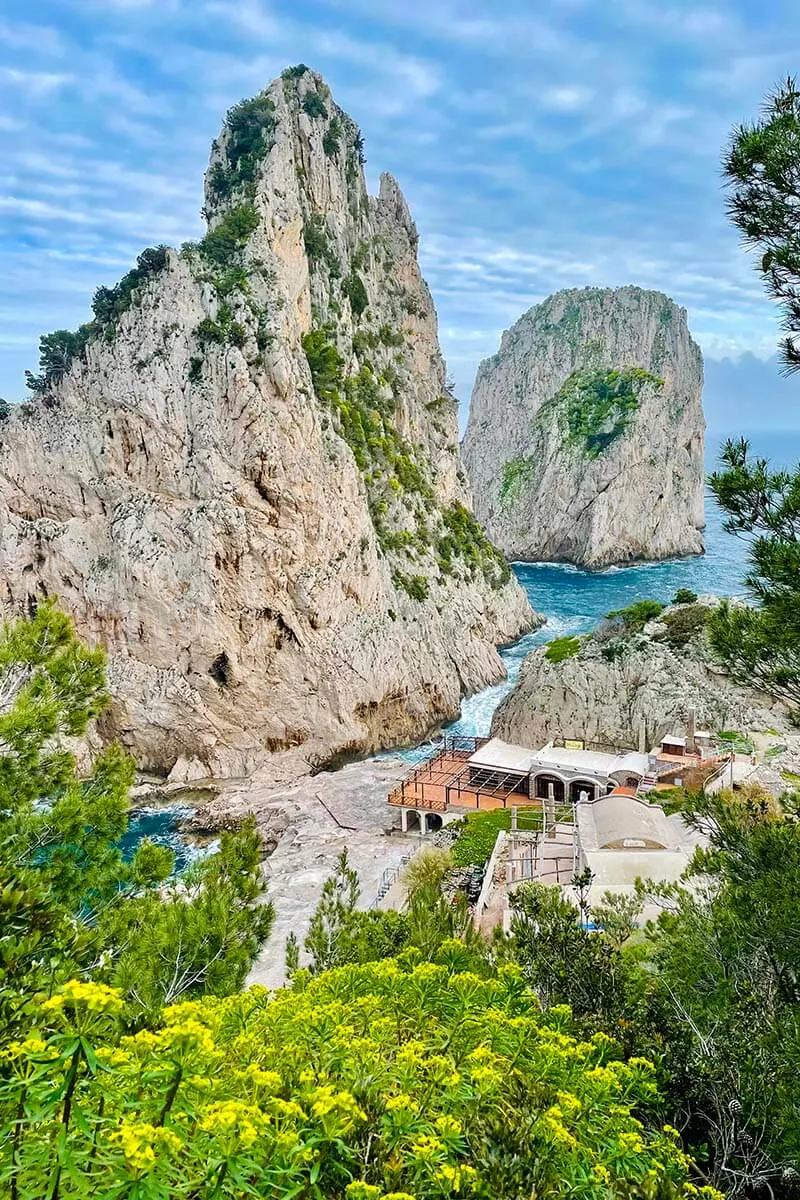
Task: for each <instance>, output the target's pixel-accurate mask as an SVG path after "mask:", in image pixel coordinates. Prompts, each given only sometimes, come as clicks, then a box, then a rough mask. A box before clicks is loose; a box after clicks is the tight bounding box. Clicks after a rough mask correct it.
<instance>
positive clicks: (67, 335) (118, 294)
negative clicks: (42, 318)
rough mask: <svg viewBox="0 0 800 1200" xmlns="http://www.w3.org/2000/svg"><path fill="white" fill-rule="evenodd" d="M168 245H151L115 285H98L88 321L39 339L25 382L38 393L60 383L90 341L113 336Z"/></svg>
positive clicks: (161, 267)
mask: <svg viewBox="0 0 800 1200" xmlns="http://www.w3.org/2000/svg"><path fill="white" fill-rule="evenodd" d="M167 253H168V251H167V247H166V246H150V247H148V248H147V249H146V250H143V251H142V253H141V254H140V255H139V256H138V257H137V259H136V266H135V267H134V268H133V269H132V270H130V271H128V273H127V274H126V275H123V277H122V279H121V280H120V281H119V283H118V284H116V285H115V286H114V287H111V288H107V287H99V288H98V289H97V290H96V292H95V294H94V298H93V300H92V311H93V313H94V316H93V318H92V320H91V321H88V322H87V323H86V324H84V325H81V326H80V327H79V328H78V329H77V330H75V331H74V332H71V331H70V330H68V329H57V330H55V332H54V333H47V334H44V335H43V336H42V337H41V338H40V340H39V374H38V375H34V374H32V372H31V371H26V372H25V384H26V386H27V387H28V388H29V389H30V390H31V391H32V392H35V393H37V394H41V393H43V392H45V391H46V390H47V389H48V388H50V387H52V386H53V385H54V384H57V383H60V382H61V380H62V379H63V378H64V376H65V375H66V374H67V372H68V371H69V369H70V366H71V365H72V363H73V362H74V361H75V360H80V359H83V358H84V357H85V352H86V347H87V346H88V344H89V342H91V341H92V340H93V339H94V338H97V337H100V336H102V337H105V338H106V339H107V340H109V341H110V340H112V339H113V337H114V335H115V333H116V330H117V326H118V324H119V320H120V317H121V316H122V315H123V314H124V313H126V312H127V311H128V309H129V308H130V307H131V305H132V304H134V303H135V302H136V301H137V300H138V299H139V297H140V296H141V289H142V288H143V287H144V285H145V284H146V283H147V282H148V280H149V279H150V278H151V277H152V276H154V275H157V274H158V273H159V272H160V271H163V270H164V268H165V267H166V265H167Z"/></svg>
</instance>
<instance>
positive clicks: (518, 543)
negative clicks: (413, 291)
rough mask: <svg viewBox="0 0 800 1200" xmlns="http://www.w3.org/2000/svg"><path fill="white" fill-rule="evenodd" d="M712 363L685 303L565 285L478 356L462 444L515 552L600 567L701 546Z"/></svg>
mask: <svg viewBox="0 0 800 1200" xmlns="http://www.w3.org/2000/svg"><path fill="white" fill-rule="evenodd" d="M702 385H703V364H702V356H701V354H700V350H699V348H698V347H697V345H696V344H695V342H694V341H693V339H692V337H691V335H690V333H689V329H688V325H687V318H686V311H685V309H682V308H680V307H679V306H678V305H677V304H675V303H674V302H673V301H672V300H670V299H669V298H668V297H667V296H665V295H663V294H662V293H661V292H655V291H646V290H644V289H642V288H638V287H632V286H629V287H622V288H582V289H573V290H568V291H562V292H557V293H556V294H555V295H553V296H550V297H549V298H548V299H546V300H544V301H543V302H542V303H541V304H538V305H535V306H534V307H533V308H531V309H530V310H529V311H528V312H526V313H525V314H524V315H523V316H522V317H520V319H519V320H518V321H517V322H516V324H515V325H514V326H512V328H511V329H509V330H507V331H506V332H505V333H504V334H503V336H502V339H501V342H500V348H499V350H498V352H497V354H495V355H494V356H493V357H491V358H489V359H486V360H485V361H484V362H483V363H481V365H480V367H479V369H478V374H477V378H476V380H475V387H474V390H473V393H472V400H471V404H470V414H469V421H468V424H467V431H466V435H465V438H464V443H463V447H462V449H463V453H464V461H465V464H466V467H467V472H468V475H469V477H470V483H471V485H472V490H473V495H474V497H475V505H476V513H477V515H478V517H479V519H480V520H481V522H482V523H483V524H484V526H485V527H486V529H487V531H488V532H489V534H490V536H491V537H492V538H493V539H494V540H495V542H496V543H497V544H498V545H499V546H500V547H501V548H502V549H503V550H504V551H505V552H506V554H507V555H508V556H509V557H511V558H517V559H525V560H530V561H537V560H538V561H560V562H571V563H575V564H576V565H578V566H583V567H587V568H590V569H596V568H601V567H605V566H609V565H610V564H613V563H626V562H632V561H636V560H648V559H649V560H657V559H662V558H669V557H673V556H676V555H682V554H699V553H702V551H703V539H702V533H701V530H702V528H703V525H704V511H703V498H704V486H703V449H704V434H705V421H704V418H703V411H702V405H701V393H702Z"/></svg>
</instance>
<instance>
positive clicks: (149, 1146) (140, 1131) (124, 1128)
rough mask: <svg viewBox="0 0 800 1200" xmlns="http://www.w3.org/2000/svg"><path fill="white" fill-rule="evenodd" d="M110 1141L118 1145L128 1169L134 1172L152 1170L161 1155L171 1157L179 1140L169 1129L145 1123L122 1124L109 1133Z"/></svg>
mask: <svg viewBox="0 0 800 1200" xmlns="http://www.w3.org/2000/svg"><path fill="white" fill-rule="evenodd" d="M111 1143H112V1145H113V1144H117V1145H119V1147H120V1148H121V1150H122V1153H123V1155H124V1157H125V1162H126V1163H127V1165H128V1167H129V1169H130V1170H131V1171H133V1172H134V1173H135V1174H146V1173H147V1172H148V1171H152V1169H153V1168H154V1167H155V1165H156V1163H157V1162H158V1161H159V1160H160V1159H161V1158H162V1157H163V1156H166V1157H168V1158H171V1157H173V1156H174V1155H176V1154H177V1153H178V1151H179V1150H180V1148H181V1144H182V1143H181V1140H180V1138H178V1137H176V1135H175V1134H174V1133H172V1132H171V1131H170V1130H169V1129H161V1128H159V1127H156V1126H154V1125H147V1124H143V1123H142V1124H123V1125H120V1127H119V1129H118V1130H116V1131H115V1132H114V1133H112V1134H111Z"/></svg>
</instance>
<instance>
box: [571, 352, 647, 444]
mask: <svg viewBox="0 0 800 1200" xmlns="http://www.w3.org/2000/svg"><path fill="white" fill-rule="evenodd" d="M648 383H649V384H652V385H653V386H654V387H662V386H663V383H664V381H663V379H658V378H657V377H656V376H655V375H651V374H650V372H649V371H645V370H643V368H641V367H623V368H622V369H620V370H611V369H603V368H588V369H583V370H580V371H573V373H572V374H571V375H570V377H569V378H568V379H567V381H566V382H565V383H564V384H563V386H562V387H561V389H560V390H559V392H558V393H557V395H556V396H555V397H554V399H553V401H552V403H553V404H556V405H558V407H559V408H560V409H562V410H563V412H564V414H565V418H566V424H567V441H568V443H571V444H572V445H575V446H578V447H580V449H581V450H582V451H583V453H585V454H586V455H587V457H589V458H599V456H600V455H601V454H602V453H603V451H604V450H606V449H607V448H608V447H609V446H610V445H611V443H612V442H614V441H616V439H617V438H618V437H620V436H621V435H622V434H623V433H624V432H625V430H626V429H627V428H628V426H629V424H630V422H631V419H632V417H633V414H634V413H635V412H636V409H637V408H638V407H639V394H640V392H641V390H642V388H643V387H644V386H645V384H648Z"/></svg>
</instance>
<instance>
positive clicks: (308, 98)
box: [302, 92, 328, 119]
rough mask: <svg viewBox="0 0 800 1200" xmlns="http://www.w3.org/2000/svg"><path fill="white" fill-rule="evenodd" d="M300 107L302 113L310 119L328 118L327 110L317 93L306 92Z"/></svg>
mask: <svg viewBox="0 0 800 1200" xmlns="http://www.w3.org/2000/svg"><path fill="white" fill-rule="evenodd" d="M302 107H303V112H304V113H306V115H307V116H309V117H311V118H312V119H313V118H315V117H325V118H327V116H328V110H327V108H326V107H325V102H324V100H323V99H322V97H321V96H320V94H319V92H306V94H305V96H304V97H303V105H302Z"/></svg>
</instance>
